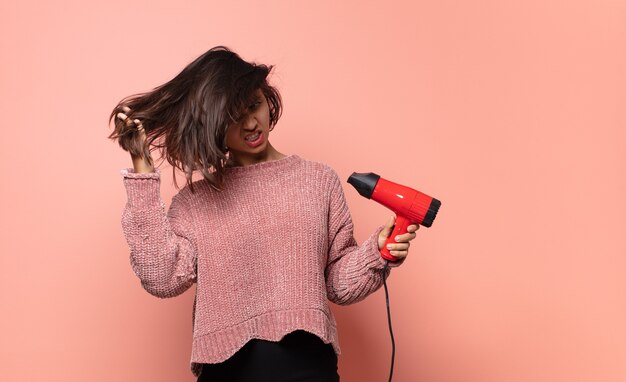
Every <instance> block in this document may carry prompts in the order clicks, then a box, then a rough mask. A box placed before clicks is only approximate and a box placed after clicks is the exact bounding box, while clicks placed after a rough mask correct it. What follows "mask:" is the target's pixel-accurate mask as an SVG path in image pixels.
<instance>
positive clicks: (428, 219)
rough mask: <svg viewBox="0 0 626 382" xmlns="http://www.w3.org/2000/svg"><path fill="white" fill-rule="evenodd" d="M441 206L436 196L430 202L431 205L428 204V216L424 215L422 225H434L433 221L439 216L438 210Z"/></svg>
mask: <svg viewBox="0 0 626 382" xmlns="http://www.w3.org/2000/svg"><path fill="white" fill-rule="evenodd" d="M439 207H441V202H440V201H439V200H437V199H435V198H433V200H432V201H431V202H430V206H428V211H427V212H426V216H424V221H423V222H422V225H423V226H424V227H430V226H431V225H433V221H434V220H435V218H436V217H437V211H439Z"/></svg>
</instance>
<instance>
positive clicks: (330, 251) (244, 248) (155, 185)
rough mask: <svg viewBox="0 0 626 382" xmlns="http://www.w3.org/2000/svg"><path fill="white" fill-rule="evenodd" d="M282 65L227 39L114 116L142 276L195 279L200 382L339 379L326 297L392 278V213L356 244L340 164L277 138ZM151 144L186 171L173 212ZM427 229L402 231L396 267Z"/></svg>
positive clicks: (128, 232)
mask: <svg viewBox="0 0 626 382" xmlns="http://www.w3.org/2000/svg"><path fill="white" fill-rule="evenodd" d="M271 69H272V66H269V67H268V66H265V65H257V64H253V63H248V62H246V61H244V60H242V59H241V57H239V56H238V55H237V54H236V53H234V52H232V51H230V50H229V49H228V48H226V47H223V46H218V47H215V48H212V49H210V50H209V51H207V52H206V53H205V54H203V55H202V56H200V57H198V58H197V59H196V60H194V61H193V62H192V63H191V64H189V65H188V66H187V67H186V68H185V69H184V70H183V71H182V72H181V73H180V74H178V75H177V76H176V77H175V78H174V79H172V80H171V81H169V82H167V83H165V84H163V85H161V86H159V87H157V88H155V89H154V90H152V91H151V92H148V93H144V94H139V95H134V96H131V97H127V98H126V99H124V100H122V101H121V102H120V103H119V104H118V106H117V107H116V108H115V109H114V110H113V112H112V113H111V119H114V120H115V131H114V132H113V133H112V134H111V135H110V138H112V139H116V140H118V141H119V144H120V145H121V146H122V148H123V149H125V150H127V151H129V152H130V154H131V158H132V160H133V168H127V169H124V170H122V175H123V181H124V185H125V187H126V191H127V195H128V202H127V204H126V206H125V208H124V211H123V215H122V227H123V232H124V235H125V238H126V240H127V242H128V245H129V248H130V260H131V265H132V268H133V270H134V272H135V273H136V275H137V276H138V277H139V279H140V280H141V284H142V286H143V287H144V288H145V289H146V290H147V291H148V292H149V293H151V294H153V295H155V296H158V297H162V298H165V297H174V296H177V295H179V294H181V293H183V292H184V291H185V290H187V289H188V288H189V287H190V286H191V285H192V284H193V283H197V288H196V298H195V301H194V309H193V345H192V356H191V369H192V372H193V373H194V375H195V376H198V377H199V378H198V381H222V380H223V381H265V380H267V381H310V382H314V381H315V382H322V381H338V380H339V376H338V374H337V356H336V355H337V354H339V345H338V338H337V330H336V323H335V319H334V317H333V314H332V312H331V310H330V308H329V304H328V301H329V300H330V301H332V302H334V303H336V304H350V303H354V302H357V301H360V300H362V299H363V298H365V297H366V296H368V295H369V294H371V293H372V292H374V291H375V290H377V289H378V288H379V287H380V286H381V285H382V277H383V274H385V276H387V275H388V273H389V269H388V268H386V267H385V265H386V264H385V261H384V260H383V259H382V258H381V256H380V253H379V250H380V248H381V247H382V246H383V245H384V242H385V240H386V238H387V236H388V235H389V234H390V232H391V228H392V226H393V222H394V219H393V218H391V219H390V220H389V221H388V222H387V224H385V225H383V226H381V227H379V228H378V229H377V230H376V231H375V232H374V233H373V234H372V235H371V236H370V237H369V238H368V239H367V240H366V241H365V242H364V243H363V244H362V245H357V243H356V241H355V239H354V237H353V226H352V220H351V217H350V212H349V211H348V207H347V204H346V201H345V197H344V194H343V189H342V187H341V182H340V180H339V177H338V176H337V174H336V172H335V171H334V170H332V169H331V168H330V167H329V166H327V165H325V164H323V163H318V162H314V161H308V160H305V159H303V158H301V157H299V156H297V155H295V154H291V155H286V154H284V153H281V152H279V151H278V150H277V149H276V148H274V146H273V145H272V144H271V143H270V141H269V136H270V132H271V131H272V129H273V128H274V127H275V126H276V123H277V122H278V119H279V118H280V115H281V110H282V109H281V108H282V103H281V98H280V95H279V93H278V91H277V90H276V89H275V88H274V87H272V86H270V85H269V83H268V81H267V76H268V74H269V72H270V71H271ZM152 148H160V149H161V153H162V156H163V157H164V158H166V159H167V160H168V162H169V163H170V164H172V166H173V167H174V169H173V170H174V171H175V169H179V170H181V171H182V172H183V173H184V174H185V176H186V180H187V184H186V186H185V187H183V188H182V189H181V190H180V191H179V192H178V193H177V194H176V195H175V196H174V197H173V198H172V202H171V205H170V207H169V210H168V211H167V212H166V211H165V204H164V202H163V200H162V199H161V197H160V190H159V187H160V170H159V169H158V168H155V167H154V163H153V159H152V157H151V154H150V152H151V150H152ZM194 172H200V173H201V174H202V175H203V179H201V180H197V181H192V179H191V177H192V174H193V173H194ZM417 229H418V226H416V225H412V226H410V227H409V229H408V231H409V233H407V234H405V235H401V236H398V237H397V238H396V242H397V243H396V244H392V245H391V248H390V249H391V254H392V255H394V256H396V257H397V258H398V261H396V262H393V263H389V264H388V266H390V267H396V266H398V265H400V264H401V263H402V262H403V261H404V258H405V257H406V256H407V254H408V248H409V241H410V240H412V239H414V238H415V231H416V230H417Z"/></svg>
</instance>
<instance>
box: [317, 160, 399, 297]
mask: <svg viewBox="0 0 626 382" xmlns="http://www.w3.org/2000/svg"><path fill="white" fill-rule="evenodd" d="M331 174H332V175H331V179H330V186H329V190H330V192H331V194H330V209H329V226H328V240H329V254H328V264H327V266H326V290H327V295H328V298H329V299H330V300H331V301H332V302H334V303H336V304H339V305H347V304H352V303H355V302H358V301H361V300H363V299H364V298H365V297H367V296H368V295H369V294H371V293H373V292H374V291H376V290H377V289H378V288H380V286H381V285H382V283H383V279H382V272H383V269H384V265H385V260H384V259H383V258H382V257H381V255H380V251H379V249H378V235H379V234H380V232H381V231H382V230H383V228H384V225H381V226H380V227H378V228H377V229H376V230H375V231H374V233H373V234H372V235H371V236H370V237H369V238H368V239H367V240H365V242H364V243H363V244H361V245H358V244H357V242H356V240H355V239H354V234H353V231H354V227H353V224H352V218H351V216H350V211H349V210H348V205H347V203H346V199H345V195H344V192H343V188H342V187H341V182H340V180H339V176H338V175H337V173H336V172H335V171H334V170H331ZM403 262H404V259H402V260H399V261H396V262H393V263H391V262H390V263H389V268H393V267H397V266H399V265H400V264H401V263H403ZM389 272H390V269H387V273H386V274H385V277H387V276H388V275H389Z"/></svg>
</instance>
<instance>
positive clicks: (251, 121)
mask: <svg viewBox="0 0 626 382" xmlns="http://www.w3.org/2000/svg"><path fill="white" fill-rule="evenodd" d="M269 132H270V109H269V105H268V103H267V99H266V98H265V95H263V92H262V91H261V89H257V91H256V92H255V96H254V98H253V101H252V103H251V104H250V105H249V106H248V110H247V114H244V115H243V117H242V118H241V120H240V121H239V122H238V123H233V124H231V125H230V126H228V129H227V130H226V145H227V146H228V149H229V151H230V155H231V156H234V157H235V158H236V160H237V162H240V163H241V162H250V161H251V160H252V161H253V162H254V161H258V160H262V159H263V158H264V157H265V156H266V150H267V147H268V141H267V139H268V138H269ZM255 159H256V160H255Z"/></svg>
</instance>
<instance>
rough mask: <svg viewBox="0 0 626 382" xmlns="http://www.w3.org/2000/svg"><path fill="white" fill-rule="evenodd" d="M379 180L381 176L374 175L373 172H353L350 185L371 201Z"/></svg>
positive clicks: (349, 180) (349, 181) (349, 179)
mask: <svg viewBox="0 0 626 382" xmlns="http://www.w3.org/2000/svg"><path fill="white" fill-rule="evenodd" d="M378 179H380V176H378V175H376V174H374V173H373V172H368V173H357V172H353V173H352V175H350V177H349V178H348V183H350V184H351V185H352V186H353V187H354V188H356V190H357V191H358V192H359V194H361V196H365V197H366V198H368V199H371V198H372V193H373V192H374V188H376V183H378Z"/></svg>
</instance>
